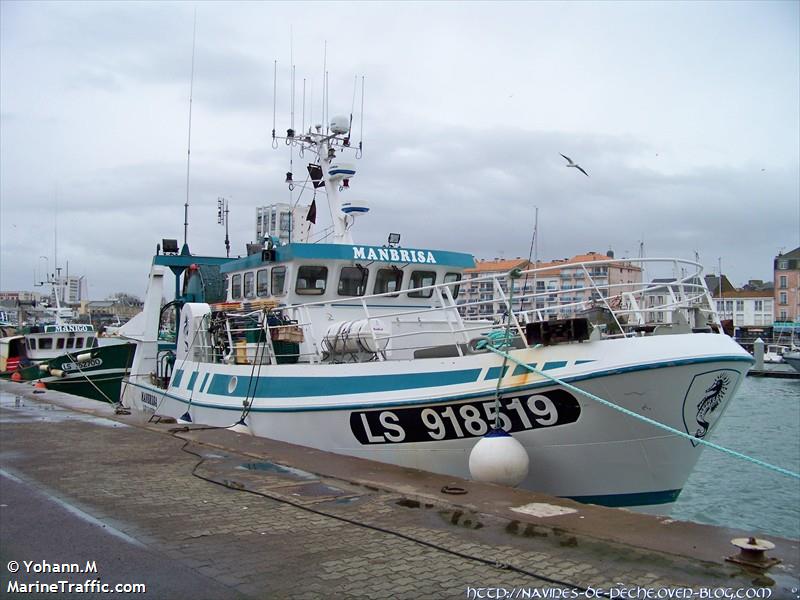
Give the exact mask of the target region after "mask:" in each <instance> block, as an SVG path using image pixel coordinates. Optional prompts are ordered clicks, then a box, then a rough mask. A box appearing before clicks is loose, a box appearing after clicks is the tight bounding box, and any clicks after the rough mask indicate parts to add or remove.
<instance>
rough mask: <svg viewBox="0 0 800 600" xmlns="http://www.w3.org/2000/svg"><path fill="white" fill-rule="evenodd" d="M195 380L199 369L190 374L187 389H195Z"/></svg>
mask: <svg viewBox="0 0 800 600" xmlns="http://www.w3.org/2000/svg"><path fill="white" fill-rule="evenodd" d="M195 381H197V371H192V374H191V375H190V376H189V383H187V384H186V389H187V390H193V389H194V382H195Z"/></svg>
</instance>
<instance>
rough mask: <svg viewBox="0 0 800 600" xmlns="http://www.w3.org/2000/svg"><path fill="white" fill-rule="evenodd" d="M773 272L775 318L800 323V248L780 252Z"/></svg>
mask: <svg viewBox="0 0 800 600" xmlns="http://www.w3.org/2000/svg"><path fill="white" fill-rule="evenodd" d="M773 273H774V276H775V277H774V285H775V295H774V298H775V320H776V321H790V322H793V323H797V324H800V248H795V249H794V250H792V251H791V252H788V253H787V254H778V256H776V257H775V262H774V265H773Z"/></svg>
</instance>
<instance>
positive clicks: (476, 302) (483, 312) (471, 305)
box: [458, 252, 642, 317]
mask: <svg viewBox="0 0 800 600" xmlns="http://www.w3.org/2000/svg"><path fill="white" fill-rule="evenodd" d="M609 258H610V257H609V256H607V255H605V254H600V253H598V252H589V253H587V254H579V255H577V256H573V257H572V258H565V259H562V260H556V261H551V262H540V263H538V268H539V269H542V270H541V271H539V272H537V274H536V277H535V278H534V276H533V275H528V276H523V277H522V278H521V279H518V280H517V281H515V282H514V304H513V309H514V311H523V312H525V311H535V310H541V309H549V310H548V312H547V314H548V315H555V314H556V313H555V312H554V311H553V308H555V307H559V310H558V312H557V314H558V316H560V317H568V316H570V315H573V314H574V313H576V312H579V311H580V310H581V309H585V308H586V306H582V307H576V306H569V305H570V304H574V303H580V302H587V301H591V300H598V299H599V296H598V292H596V291H594V290H592V289H591V281H594V283H595V284H596V285H598V286H604V285H615V287H614V288H612V289H613V290H614V292H613V293H614V294H615V295H616V294H621V293H622V292H626V291H632V290H633V289H634V288H635V287H636V286H637V285H638V284H640V283H641V281H642V269H641V268H640V267H639V266H637V265H635V264H633V263H629V262H624V261H619V262H616V263H614V264H611V265H597V266H591V265H590V266H588V267H586V270H584V267H583V266H579V265H577V264H576V263H587V262H588V263H591V262H595V261H597V262H600V261H605V260H609ZM532 268H533V264H532V263H530V262H528V261H527V260H526V259H523V258H520V257H517V258H515V259H505V260H500V259H494V260H478V261H476V264H475V267H474V268H472V269H465V271H464V281H465V284H464V285H463V286H462V288H461V293H460V295H459V298H458V303H459V305H461V306H460V312H461V314H462V315H463V316H466V317H482V316H488V315H491V314H502V312H503V310H504V305H505V303H506V302H507V298H508V293H509V290H508V280H507V279H506V280H501V281H500V282H499V288H500V289H497V286H496V285H495V283H494V282H493V281H476V280H477V279H479V278H482V277H486V276H492V275H503V274H505V273H508V272H509V271H511V270H512V269H522V270H525V269H532ZM590 277H591V280H590ZM586 288H589V289H586ZM603 291H604V290H601V292H603ZM560 292H561V293H560ZM533 294H536V298H535V299H534V298H532V297H531V296H532V295H533ZM523 296H529V297H527V298H525V297H523Z"/></svg>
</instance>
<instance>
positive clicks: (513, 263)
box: [464, 252, 641, 275]
mask: <svg viewBox="0 0 800 600" xmlns="http://www.w3.org/2000/svg"><path fill="white" fill-rule="evenodd" d="M595 260H598V261H599V260H615V259H613V258H610V257H608V256H606V255H605V254H600V253H599V252H588V253H586V254H576V255H575V256H573V257H572V258H562V259H560V260H553V261H549V262H542V261H539V262H538V263H536V264H537V268H539V269H543V268H547V267H553V268H552V269H548V270H545V271H540V272H539V275H558V274H559V273H560V271H561V269H562V268H563V267H566V266H569V265H571V264H572V263H580V262H591V261H595ZM616 260H619V261H622V260H625V259H616ZM528 265H529V266H528ZM532 268H534V263H533V262H529V261H528V260H527V259H524V258H520V257H517V258H512V259H502V260H501V259H498V258H495V259H494V260H481V259H477V260H476V261H475V267H474V268H472V269H464V272H465V273H493V272H499V273H505V272H507V271H510V270H512V269H532ZM629 268H632V269H640V268H641V267H639V266H637V265H634V264H631V265H630V267H629Z"/></svg>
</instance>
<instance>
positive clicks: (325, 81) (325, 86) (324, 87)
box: [322, 40, 328, 134]
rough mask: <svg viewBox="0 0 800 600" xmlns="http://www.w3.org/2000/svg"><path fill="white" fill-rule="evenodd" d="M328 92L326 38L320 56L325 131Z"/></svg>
mask: <svg viewBox="0 0 800 600" xmlns="http://www.w3.org/2000/svg"><path fill="white" fill-rule="evenodd" d="M327 92H328V40H325V50H324V53H323V57H322V122H323V123H325V133H326V134H327V132H328V129H327V127H328V125H327V123H328V120H327V118H326V117H325V96H326V94H327Z"/></svg>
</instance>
